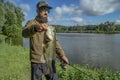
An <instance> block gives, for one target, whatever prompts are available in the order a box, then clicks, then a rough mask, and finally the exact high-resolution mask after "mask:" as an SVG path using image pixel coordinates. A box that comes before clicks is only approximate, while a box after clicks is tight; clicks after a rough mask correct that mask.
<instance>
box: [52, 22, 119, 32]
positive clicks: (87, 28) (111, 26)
mask: <svg viewBox="0 0 120 80" xmlns="http://www.w3.org/2000/svg"><path fill="white" fill-rule="evenodd" d="M53 26H55V28H56V32H73V33H74V32H77V33H80V32H86V33H120V25H119V24H115V22H110V21H106V22H103V23H100V24H98V25H83V26H81V25H74V26H63V25H53Z"/></svg>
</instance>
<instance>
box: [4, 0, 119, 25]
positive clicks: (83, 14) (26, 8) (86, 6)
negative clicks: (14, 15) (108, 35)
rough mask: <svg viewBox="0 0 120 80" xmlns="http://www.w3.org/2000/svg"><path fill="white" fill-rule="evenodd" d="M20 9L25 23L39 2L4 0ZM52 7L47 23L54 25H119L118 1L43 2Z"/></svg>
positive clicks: (50, 0) (66, 0) (76, 0)
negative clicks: (111, 23) (109, 23)
mask: <svg viewBox="0 0 120 80" xmlns="http://www.w3.org/2000/svg"><path fill="white" fill-rule="evenodd" d="M6 1H9V2H12V3H14V4H15V6H18V7H21V8H22V11H23V13H24V14H25V21H24V22H23V25H25V23H26V22H27V21H28V20H31V19H34V18H35V16H36V4H37V3H38V2H39V1H40V0H6ZM44 1H46V2H48V4H49V5H50V6H52V7H53V8H52V10H50V13H49V18H48V23H49V24H56V25H65V26H70V25H94V24H100V23H103V22H105V21H110V22H115V23H117V24H120V0H44Z"/></svg>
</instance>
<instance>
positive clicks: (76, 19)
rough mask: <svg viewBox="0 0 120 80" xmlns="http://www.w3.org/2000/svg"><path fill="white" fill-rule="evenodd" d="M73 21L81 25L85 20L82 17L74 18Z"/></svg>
mask: <svg viewBox="0 0 120 80" xmlns="http://www.w3.org/2000/svg"><path fill="white" fill-rule="evenodd" d="M70 20H71V21H73V22H75V23H81V22H83V19H82V18H80V17H73V18H71V19H70Z"/></svg>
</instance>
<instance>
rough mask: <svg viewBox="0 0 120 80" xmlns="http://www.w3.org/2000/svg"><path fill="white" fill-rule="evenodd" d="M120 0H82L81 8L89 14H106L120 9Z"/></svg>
mask: <svg viewBox="0 0 120 80" xmlns="http://www.w3.org/2000/svg"><path fill="white" fill-rule="evenodd" d="M119 5H120V0H92V1H91V0H80V8H81V9H82V10H83V11H84V13H86V14H87V15H93V16H94V15H104V14H108V13H112V12H115V11H118V10H120V7H119Z"/></svg>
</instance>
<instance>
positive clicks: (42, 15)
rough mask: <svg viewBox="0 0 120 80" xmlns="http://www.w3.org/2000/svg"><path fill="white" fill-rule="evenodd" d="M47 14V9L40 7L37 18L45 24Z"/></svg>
mask: <svg viewBox="0 0 120 80" xmlns="http://www.w3.org/2000/svg"><path fill="white" fill-rule="evenodd" d="M48 13H49V8H47V7H41V8H39V11H38V16H39V18H40V19H41V21H42V22H43V23H47V21H48Z"/></svg>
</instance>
